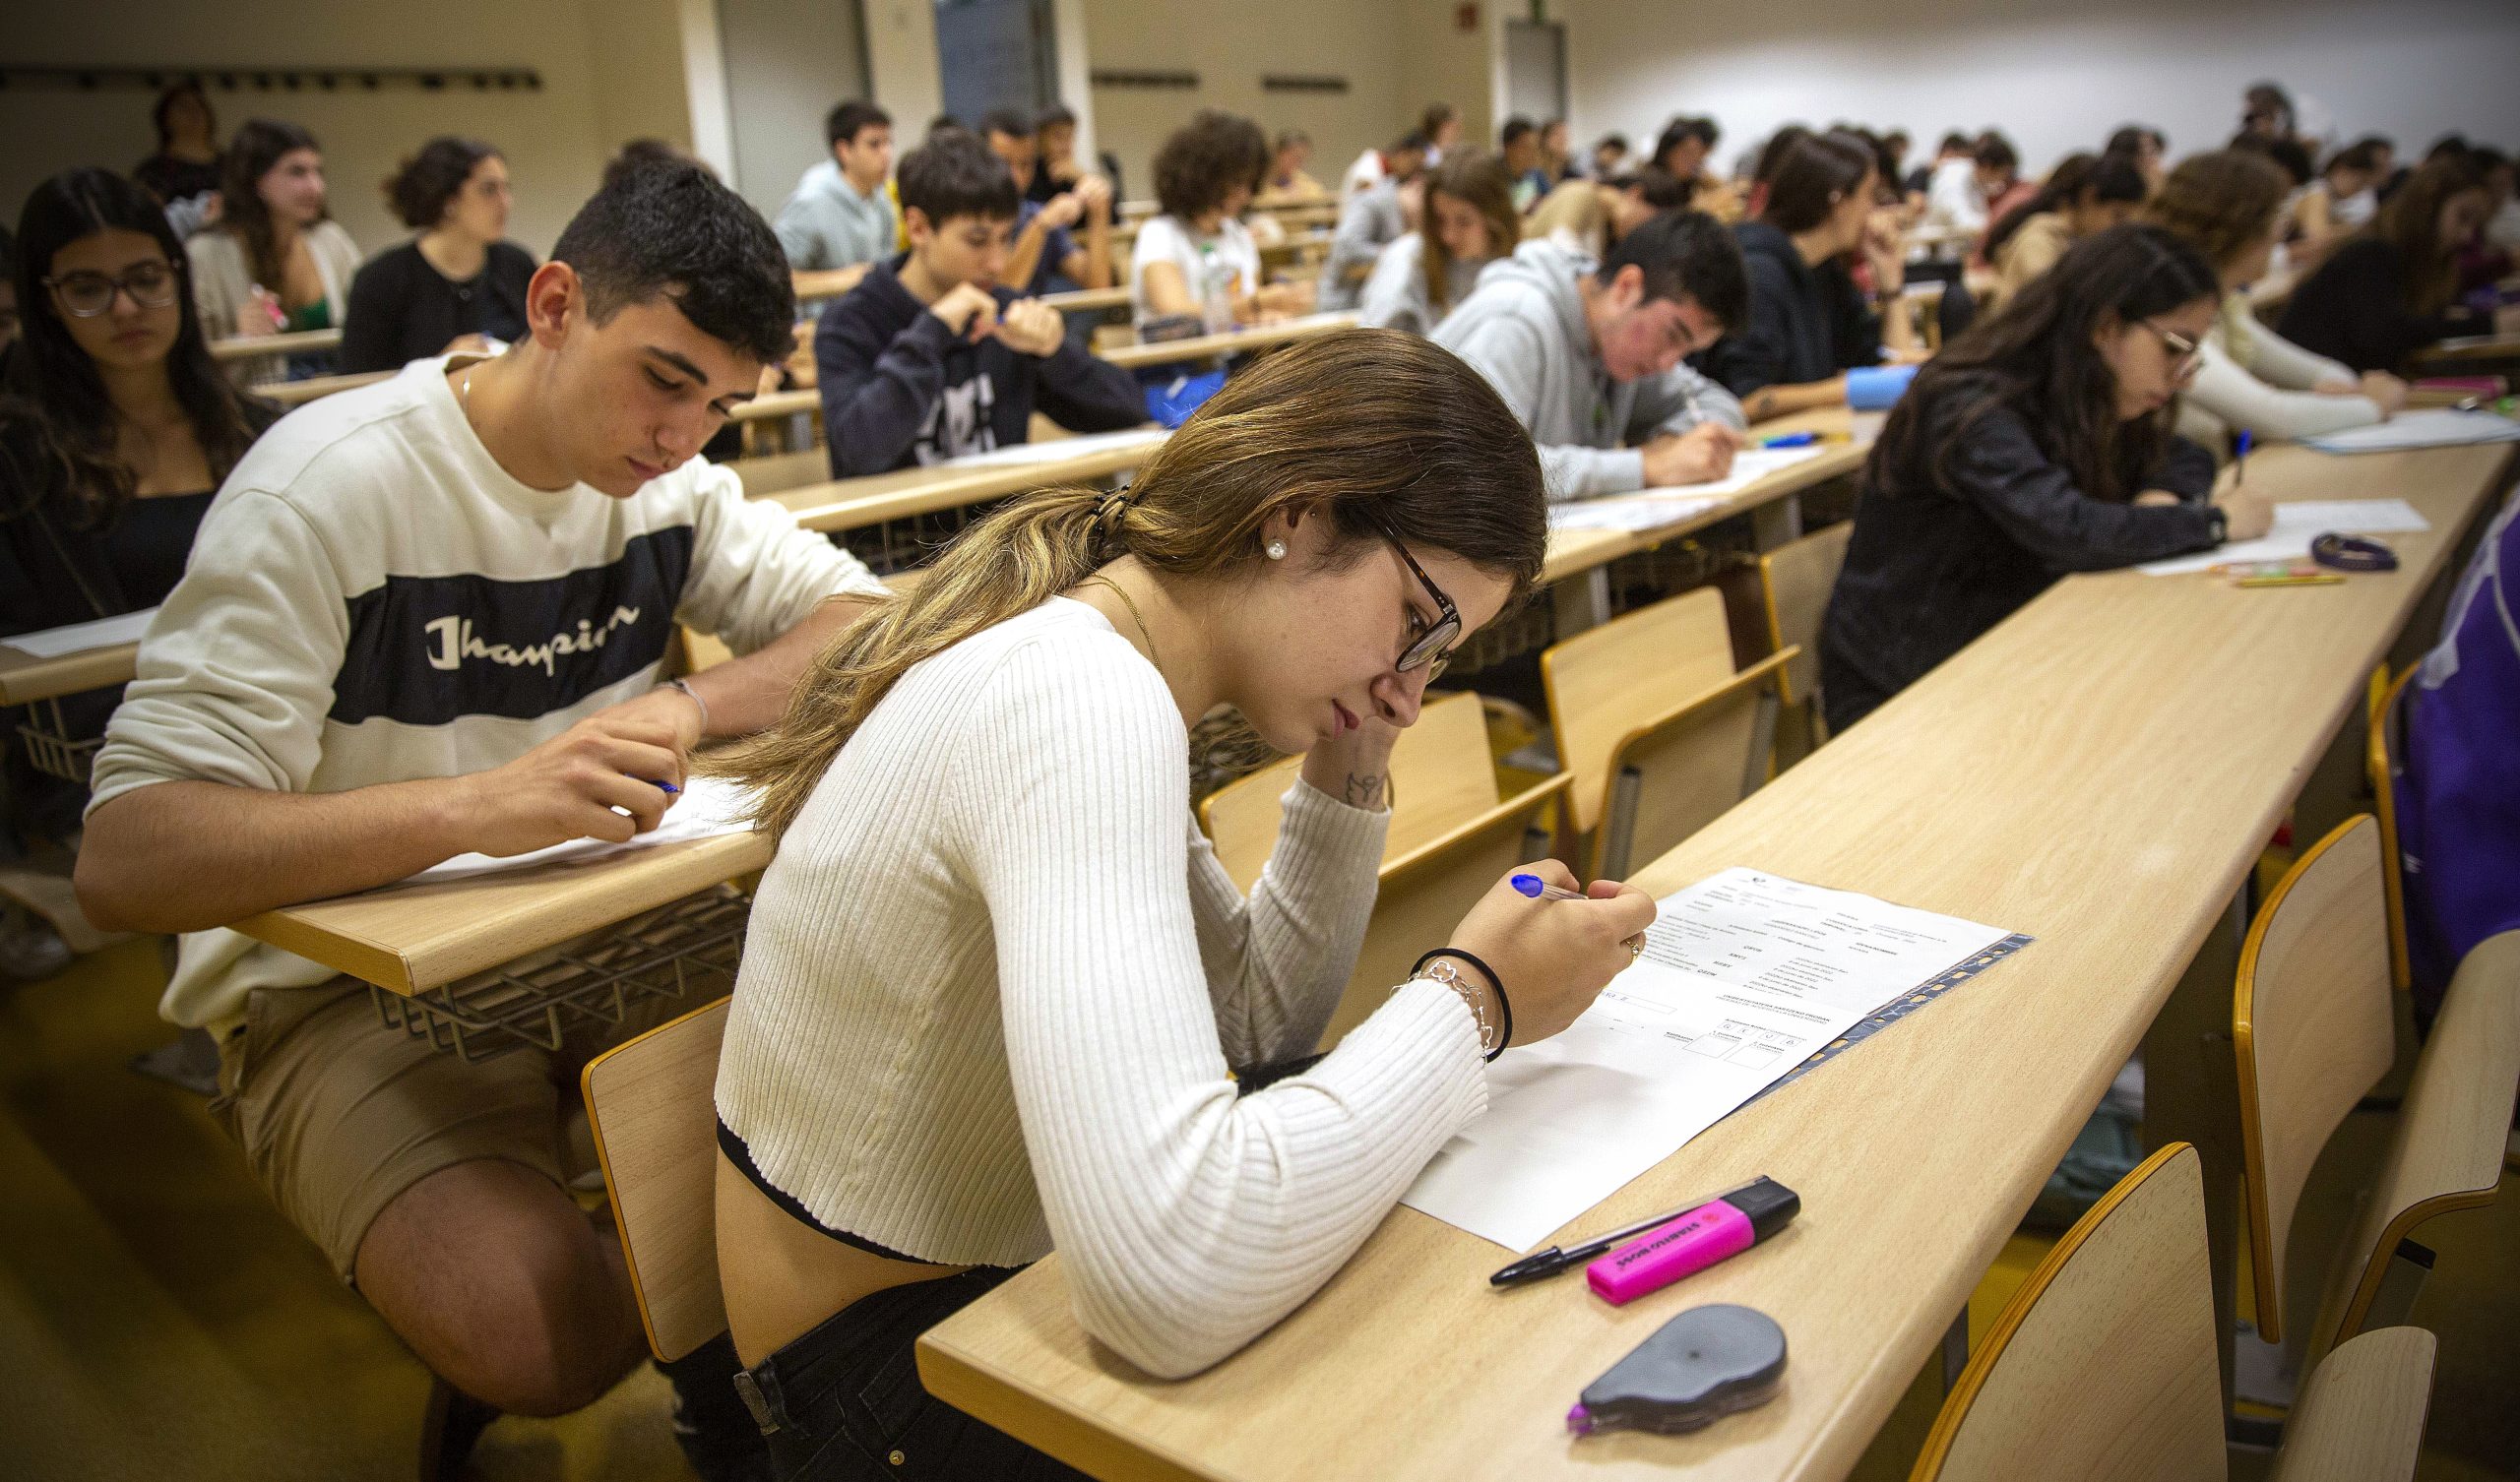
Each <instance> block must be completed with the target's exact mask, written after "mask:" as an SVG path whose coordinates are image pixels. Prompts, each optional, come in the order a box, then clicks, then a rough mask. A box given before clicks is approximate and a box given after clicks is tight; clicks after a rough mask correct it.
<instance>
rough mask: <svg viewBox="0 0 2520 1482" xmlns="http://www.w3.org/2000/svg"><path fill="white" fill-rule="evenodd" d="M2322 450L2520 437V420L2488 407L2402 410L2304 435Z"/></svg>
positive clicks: (2378, 449)
mask: <svg viewBox="0 0 2520 1482" xmlns="http://www.w3.org/2000/svg"><path fill="white" fill-rule="evenodd" d="M2301 441H2302V442H2303V443H2306V444H2307V445H2309V446H2310V447H2312V448H2316V449H2317V450H2319V451H2320V452H2321V453H2396V452H2400V451H2403V450H2405V449H2409V448H2455V447H2458V446H2460V445H2461V444H2463V443H2508V442H2513V441H2520V422H2515V421H2513V420H2511V418H2509V417H2504V416H2496V415H2494V414H2493V413H2492V412H2489V411H2460V410H2457V409H2456V408H2454V407H2446V406H2443V407H2435V408H2432V409H2431V410H2428V411H2407V412H2400V413H2399V414H2398V415H2396V416H2394V417H2391V418H2390V419H2389V420H2387V421H2385V422H2373V423H2371V424H2370V425H2369V426H2366V427H2356V428H2352V429H2349V430H2347V431H2344V432H2331V433H2328V434H2326V435H2325V436H2322V437H2307V438H2303V439H2301Z"/></svg>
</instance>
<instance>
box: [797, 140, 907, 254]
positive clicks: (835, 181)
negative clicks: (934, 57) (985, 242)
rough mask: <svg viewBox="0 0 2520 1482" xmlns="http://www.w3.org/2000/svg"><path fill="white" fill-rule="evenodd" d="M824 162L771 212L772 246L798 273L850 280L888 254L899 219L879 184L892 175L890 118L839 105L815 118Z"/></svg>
mask: <svg viewBox="0 0 2520 1482" xmlns="http://www.w3.org/2000/svg"><path fill="white" fill-rule="evenodd" d="M823 139H824V141H825V143H826V144H828V145H829V146H830V149H831V157H830V158H829V159H824V160H819V161H817V162H816V163H814V164H813V165H811V166H809V167H808V168H807V169H806V171H805V173H804V174H803V175H801V176H799V177H798V178H797V181H796V190H795V193H794V194H793V195H790V196H789V197H788V204H787V205H785V206H782V207H780V208H779V221H778V227H777V229H778V232H779V245H780V247H781V248H782V249H783V250H784V251H785V252H786V253H787V254H788V267H790V268H793V269H796V270H797V271H799V272H806V271H819V270H825V269H834V268H837V269H845V270H848V272H847V275H846V276H845V280H846V282H849V283H853V282H855V280H856V278H860V277H863V276H864V275H865V272H866V270H867V269H868V268H869V267H871V266H873V265H874V264H876V263H879V262H881V261H883V260H884V259H885V258H886V257H889V256H890V255H891V254H892V251H893V243H894V241H895V239H896V238H897V237H898V236H899V235H900V234H901V218H900V216H898V215H896V214H895V212H894V209H893V199H892V196H891V194H890V193H889V192H888V191H886V190H885V188H884V182H885V180H886V179H887V178H888V177H890V176H891V174H892V172H893V119H892V115H891V114H889V113H886V112H885V111H884V110H883V109H881V108H878V107H876V106H875V105H874V104H873V103H866V102H854V101H852V102H844V103H841V104H839V105H838V106H836V107H834V108H833V109H832V110H831V112H830V114H829V115H827V116H826V117H825V118H824V119H823Z"/></svg>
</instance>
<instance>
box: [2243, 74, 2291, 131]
mask: <svg viewBox="0 0 2520 1482" xmlns="http://www.w3.org/2000/svg"><path fill="white" fill-rule="evenodd" d="M2240 132H2241V133H2243V134H2249V135H2254V136H2256V137H2257V138H2259V139H2296V138H2299V134H2300V130H2299V125H2298V124H2297V123H2296V122H2295V119H2294V113H2293V95H2292V94H2291V93H2287V92H2285V91H2284V89H2283V88H2282V87H2281V86H2279V85H2278V84H2275V83H2252V84H2250V85H2249V88H2248V91H2247V92H2245V93H2241V94H2240Z"/></svg>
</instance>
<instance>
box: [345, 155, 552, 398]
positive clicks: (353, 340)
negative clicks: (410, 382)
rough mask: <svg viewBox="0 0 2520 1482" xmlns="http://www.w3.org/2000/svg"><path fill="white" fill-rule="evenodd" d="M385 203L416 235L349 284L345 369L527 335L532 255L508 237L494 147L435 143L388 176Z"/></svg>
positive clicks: (382, 366)
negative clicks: (526, 288) (528, 291)
mask: <svg viewBox="0 0 2520 1482" xmlns="http://www.w3.org/2000/svg"><path fill="white" fill-rule="evenodd" d="M385 199H386V203H387V204H388V205H390V206H391V207H392V208H393V210H394V215H395V216H398V217H400V218H401V219H402V222H403V224H404V225H406V226H409V227H410V228H412V229H413V230H414V231H417V232H418V233H419V235H418V236H416V237H413V238H412V239H411V240H410V241H408V242H406V243H404V244H403V245H402V246H400V247H393V248H389V249H387V250H386V251H384V252H381V253H379V254H377V255H376V256H375V257H374V258H372V259H370V260H369V261H368V263H367V266H365V267H363V268H361V269H359V270H358V277H357V278H354V279H352V280H351V282H350V304H349V318H348V322H347V323H346V324H344V325H343V326H342V349H341V368H342V369H343V370H344V371H345V372H358V371H381V370H399V369H401V368H402V367H403V366H405V365H408V364H410V362H411V361H414V360H417V359H420V358H421V357H422V356H426V355H446V354H453V353H456V352H457V351H462V350H470V351H475V352H478V353H482V354H490V353H495V350H496V349H497V348H504V347H505V346H507V345H510V344H513V343H515V342H516V341H517V340H521V339H523V338H525V333H526V325H525V285H526V283H527V282H528V281H529V280H531V279H532V278H533V277H534V254H532V253H530V252H528V251H526V250H525V249H524V248H522V247H519V246H518V245H517V244H515V243H514V242H511V241H509V240H507V229H508V201H509V194H508V166H507V161H506V160H505V159H503V158H501V157H500V156H499V152H498V151H496V150H494V149H492V148H490V147H489V146H488V145H486V144H483V143H481V142H480V141H479V140H477V139H457V138H454V137H452V136H446V137H441V138H437V139H432V140H430V141H429V142H428V143H427V144H425V145H422V146H421V147H420V151H419V153H418V154H413V155H412V156H411V157H410V158H409V159H406V160H404V161H403V167H402V168H401V169H398V170H396V171H395V172H394V175H393V177H392V178H391V179H389V180H387V181H386V182H385ZM493 340H495V341H497V345H496V346H493V344H492V343H491V341H493Z"/></svg>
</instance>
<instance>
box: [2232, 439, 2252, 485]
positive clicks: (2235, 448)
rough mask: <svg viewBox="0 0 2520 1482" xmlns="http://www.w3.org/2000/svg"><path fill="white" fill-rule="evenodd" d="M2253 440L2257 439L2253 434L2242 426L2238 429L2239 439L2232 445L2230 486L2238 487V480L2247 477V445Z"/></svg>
mask: <svg viewBox="0 0 2520 1482" xmlns="http://www.w3.org/2000/svg"><path fill="white" fill-rule="evenodd" d="M2255 441H2257V438H2256V437H2255V435H2254V434H2252V433H2251V432H2250V431H2249V430H2248V429H2247V428H2245V427H2243V428H2241V429H2240V436H2239V441H2238V442H2236V443H2234V444H2233V445H2232V486H2233V487H2234V488H2237V487H2239V484H2240V481H2241V480H2242V479H2245V478H2247V477H2248V445H2249V444H2251V443H2253V442H2255Z"/></svg>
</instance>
